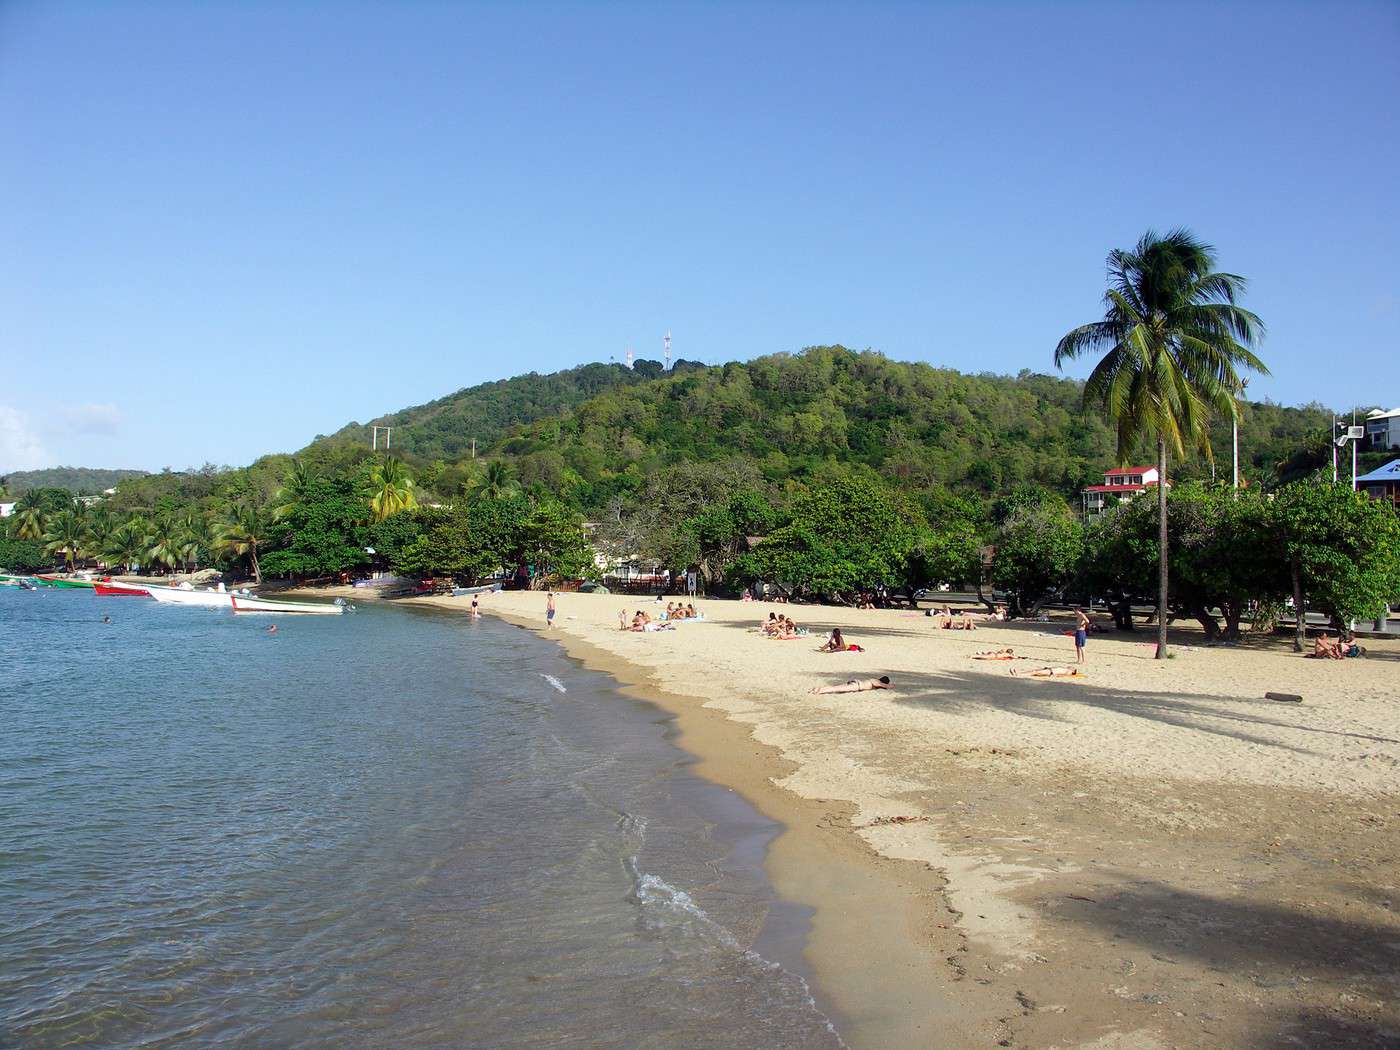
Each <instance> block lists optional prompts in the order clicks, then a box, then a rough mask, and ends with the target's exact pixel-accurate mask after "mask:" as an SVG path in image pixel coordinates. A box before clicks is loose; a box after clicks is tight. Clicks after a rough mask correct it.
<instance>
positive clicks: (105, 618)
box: [102, 616, 112, 623]
mask: <svg viewBox="0 0 1400 1050" xmlns="http://www.w3.org/2000/svg"><path fill="white" fill-rule="evenodd" d="M102 622H103V623H111V622H112V618H111V617H110V616H104V617H102Z"/></svg>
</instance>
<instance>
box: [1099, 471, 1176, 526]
mask: <svg viewBox="0 0 1400 1050" xmlns="http://www.w3.org/2000/svg"><path fill="white" fill-rule="evenodd" d="M1159 476H1160V475H1159V474H1158V473H1157V468H1156V467H1120V468H1119V469H1117V470H1105V471H1104V472H1103V484H1102V485H1090V486H1089V487H1088V488H1086V489H1083V490H1081V495H1082V497H1083V500H1084V515H1085V517H1090V518H1093V517H1097V516H1098V515H1100V514H1102V513H1103V512H1104V511H1105V510H1107V509H1108V508H1109V507H1111V506H1112V505H1113V504H1114V503H1116V502H1118V501H1120V500H1127V499H1132V498H1133V497H1134V496H1136V495H1137V494H1138V493H1139V492H1144V491H1146V490H1147V489H1148V488H1150V487H1151V486H1153V485H1156V484H1157V478H1158V477H1159Z"/></svg>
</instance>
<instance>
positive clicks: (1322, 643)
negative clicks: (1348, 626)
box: [1312, 632, 1366, 660]
mask: <svg viewBox="0 0 1400 1050" xmlns="http://www.w3.org/2000/svg"><path fill="white" fill-rule="evenodd" d="M1365 655H1366V650H1365V649H1363V648H1362V647H1361V646H1359V645H1357V644H1356V638H1355V636H1351V637H1348V636H1346V635H1343V636H1342V637H1340V638H1329V637H1327V634H1326V632H1324V633H1322V634H1320V635H1318V636H1317V640H1316V641H1315V642H1313V651H1312V656H1313V659H1314V660H1344V659H1346V658H1347V657H1349V656H1365Z"/></svg>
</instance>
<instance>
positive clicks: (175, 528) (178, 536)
mask: <svg viewBox="0 0 1400 1050" xmlns="http://www.w3.org/2000/svg"><path fill="white" fill-rule="evenodd" d="M184 539H185V537H184V534H183V532H182V531H181V529H180V526H179V524H178V523H177V522H176V521H175V520H174V519H173V518H171V517H168V516H167V517H161V518H157V519H156V523H155V527H154V528H153V529H152V531H151V535H150V537H149V541H148V542H149V544H150V545H149V547H148V548H147V550H146V556H147V557H149V558H150V559H151V562H152V564H155V565H164V566H165V568H166V569H167V570H174V568H175V567H176V566H177V565H179V564H180V555H181V547H182V546H183V545H184Z"/></svg>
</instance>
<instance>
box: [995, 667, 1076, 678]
mask: <svg viewBox="0 0 1400 1050" xmlns="http://www.w3.org/2000/svg"><path fill="white" fill-rule="evenodd" d="M1011 673H1012V674H1017V673H1018V672H1017V670H1016V668H1014V667H1013V668H1011ZM1019 673H1020V674H1023V675H1026V676H1028V677H1030V678H1081V677H1083V672H1082V671H1080V670H1079V668H1077V667H1037V668H1036V669H1035V670H1034V671H1021V672H1019Z"/></svg>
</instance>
